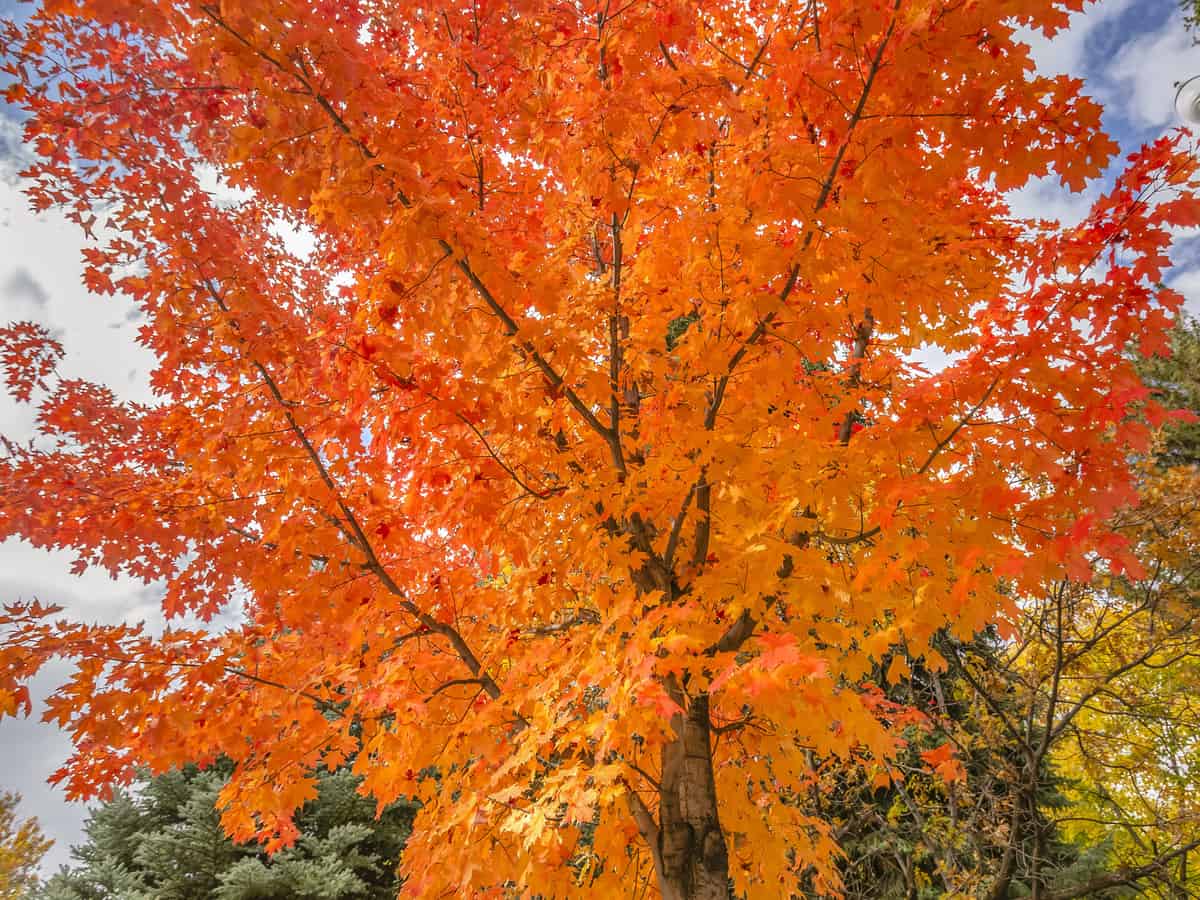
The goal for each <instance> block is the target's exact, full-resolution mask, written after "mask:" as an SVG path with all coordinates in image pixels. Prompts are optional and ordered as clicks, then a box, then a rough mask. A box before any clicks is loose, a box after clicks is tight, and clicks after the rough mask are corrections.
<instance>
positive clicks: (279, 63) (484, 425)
mask: <svg viewBox="0 0 1200 900" xmlns="http://www.w3.org/2000/svg"><path fill="white" fill-rule="evenodd" d="M1078 5H1079V3H1078V2H1076V0H1064V2H1056V0H970V2H961V0H895V2H892V3H863V2H860V0H810V2H799V3H792V2H754V3H749V4H744V3H729V2H725V0H713V2H704V3H700V4H698V5H697V4H695V3H682V2H677V0H646V2H641V0H634V2H630V3H625V4H607V3H606V4H589V3H562V2H559V0H512V2H505V3H487V2H478V0H471V2H467V0H447V2H445V3H439V4H435V5H429V4H423V3H395V2H385V0H352V2H339V3H317V4H313V3H308V2H306V3H298V2H294V0H253V2H243V3H237V4H234V3H221V2H217V0H213V2H195V3H178V2H175V0H170V2H167V0H161V2H156V0H43V2H42V4H41V6H40V8H39V9H38V11H37V12H36V13H35V14H34V15H33V16H32V18H31V19H30V20H29V21H28V22H27V23H26V24H24V25H21V26H18V25H15V24H9V25H8V26H6V27H5V29H4V31H3V32H0V46H3V47H4V48H5V49H4V51H3V53H4V59H5V62H4V70H5V71H6V72H7V73H8V74H9V75H11V76H12V77H13V79H14V82H13V84H12V86H10V87H9V88H8V89H7V91H6V95H7V98H8V100H10V101H11V102H14V103H18V104H21V105H23V106H24V108H25V109H26V110H27V111H28V113H29V119H28V121H27V124H26V131H25V133H26V140H27V142H28V144H29V146H30V147H31V148H32V150H33V151H34V153H35V154H36V159H35V162H34V163H33V164H32V166H31V168H30V169H29V171H28V172H27V175H28V177H29V179H30V182H29V184H30V187H29V195H30V197H31V200H32V202H33V203H34V205H35V206H36V207H38V208H48V207H52V206H57V207H60V208H62V209H64V210H66V212H67V214H68V215H70V216H71V217H72V218H73V219H74V220H75V221H77V222H78V223H79V225H80V226H81V227H82V228H83V229H84V231H85V232H86V233H87V234H88V235H89V236H90V237H91V238H92V239H93V243H92V244H91V246H90V247H89V248H88V250H87V251H86V259H87V274H86V282H87V284H88V286H89V287H90V288H92V289H93V290H94V291H97V292H100V293H103V292H109V291H121V292H124V293H125V294H127V295H129V296H131V297H133V298H134V299H135V300H136V301H137V302H138V303H139V304H140V306H141V308H142V310H143V312H144V313H145V316H146V324H145V325H144V326H143V327H142V329H141V331H140V340H141V341H142V342H143V343H144V344H145V345H146V346H147V347H149V348H151V349H152V350H153V351H154V353H155V354H156V358H157V368H156V369H155V371H154V373H153V385H154V388H155V391H156V401H155V402H154V403H153V404H150V405H138V404H132V403H127V402H122V401H121V400H120V399H119V398H118V397H116V396H114V395H113V393H112V392H111V391H109V390H107V389H105V388H103V387H101V386H97V385H92V384H87V383H84V382H81V381H78V380H73V379H69V378H64V377H59V376H58V375H57V374H56V368H57V363H58V360H59V359H60V357H61V356H62V352H63V350H62V347H61V346H60V345H59V344H58V343H57V342H56V341H55V339H54V338H53V336H52V335H50V334H49V333H48V332H47V331H46V330H45V329H44V328H41V327H40V326H38V325H36V324H34V323H14V324H12V325H10V326H8V327H7V328H5V329H3V330H2V331H0V357H2V358H3V360H4V365H5V369H6V372H7V380H8V385H9V390H10V391H11V392H12V394H13V395H14V396H15V397H17V398H18V399H20V400H24V401H27V402H34V401H35V400H36V402H37V403H38V418H37V423H38V436H37V437H36V438H35V439H34V440H33V441H32V442H31V443H28V444H16V443H13V442H9V443H8V445H7V452H6V454H5V456H4V457H3V459H2V460H0V480H2V483H3V486H4V491H3V494H2V496H0V537H7V536H10V535H19V536H21V537H23V538H24V539H26V540H28V541H30V542H32V543H34V544H35V545H38V546H45V547H59V548H63V547H65V548H71V549H73V550H74V551H75V552H76V553H77V554H78V566H79V567H80V568H81V569H83V568H88V567H100V568H103V569H107V570H108V571H110V572H112V573H114V574H118V573H123V574H126V575H132V576H134V577H138V578H142V579H145V580H146V581H155V582H160V583H163V584H165V585H166V597H165V600H164V608H165V611H166V612H167V614H168V615H169V616H172V617H176V616H182V615H184V614H190V615H193V616H197V617H199V618H200V619H206V620H211V619H212V618H213V617H214V616H215V615H216V613H218V612H220V611H222V610H226V611H228V610H229V609H230V607H233V611H234V612H237V613H239V615H240V618H238V621H237V622H236V623H235V624H233V625H231V626H229V627H224V628H215V627H214V628H203V627H189V626H185V625H183V624H182V623H177V625H176V627H172V628H170V629H168V630H167V631H166V632H165V633H163V634H161V635H154V634H150V633H148V632H146V631H145V630H143V629H139V628H137V627H130V626H117V627H99V626H92V625H87V624H84V623H77V622H74V621H72V620H71V619H70V618H61V617H59V616H58V613H59V612H60V611H59V610H58V609H56V608H54V607H47V606H43V605H42V604H40V603H32V604H17V605H12V606H9V607H6V611H5V612H4V614H3V616H0V628H3V630H4V643H3V647H2V649H0V713H16V712H18V711H21V710H27V709H28V708H29V695H28V688H27V683H28V680H29V679H30V678H31V677H32V676H33V675H34V674H35V673H36V672H37V671H38V670H39V669H40V668H41V667H42V666H43V665H44V664H45V663H46V662H47V661H48V660H50V659H53V658H56V657H66V658H69V659H72V660H74V661H75V664H76V668H75V670H74V673H73V674H72V676H71V677H70V679H69V680H68V681H67V682H66V683H65V684H64V685H63V686H62V687H61V688H60V689H59V690H58V691H57V692H56V693H55V694H54V696H53V697H52V698H51V700H50V702H49V712H48V715H49V717H50V718H51V719H53V720H55V721H57V722H59V723H60V724H62V725H63V726H64V727H65V728H67V729H68V730H70V732H71V733H72V735H73V736H74V739H75V746H76V752H75V755H74V756H73V757H72V759H71V760H70V761H69V762H68V764H67V765H66V767H65V768H64V769H63V770H62V771H61V772H60V773H59V775H58V778H59V780H60V781H61V782H62V783H63V784H64V785H65V786H66V788H67V790H68V792H69V793H70V794H71V795H73V796H83V795H90V794H93V793H95V792H97V791H99V790H103V786H104V785H106V784H108V783H110V782H112V781H114V780H115V781H121V780H127V779H129V778H130V777H131V776H132V773H133V771H134V767H135V766H136V765H138V764H144V765H147V766H149V767H150V768H151V769H152V770H153V771H155V772H162V771H166V770H168V769H170V768H172V767H176V766H179V765H182V764H184V763H186V762H197V763H200V764H206V763H209V762H211V761H213V760H215V759H217V758H218V757H222V756H223V757H227V758H229V759H230V760H232V761H233V762H234V764H235V768H234V770H233V773H232V776H231V778H230V780H229V782H228V783H227V784H226V785H225V787H224V788H223V789H222V790H221V792H220V794H219V798H218V799H219V803H220V804H221V806H222V808H223V810H224V812H223V816H222V822H223V825H224V827H225V828H226V829H227V830H228V832H229V833H230V834H231V835H232V836H233V837H235V838H237V839H240V840H245V839H250V838H256V839H258V840H260V841H263V842H264V843H265V845H266V846H267V848H268V849H272V850H274V849H279V848H282V847H287V846H290V845H291V844H293V843H294V842H295V841H296V840H297V838H298V837H299V835H300V832H299V830H298V828H297V825H296V822H295V820H294V813H295V811H296V810H297V809H299V808H301V807H302V806H303V805H304V804H305V803H306V802H308V801H310V800H312V799H313V798H314V797H315V796H316V793H317V780H316V776H315V775H314V772H315V771H316V770H318V769H319V768H320V767H321V766H325V767H327V768H335V769H336V768H338V767H340V766H341V765H342V764H343V763H344V762H345V761H346V760H348V759H350V758H351V757H353V758H354V762H353V772H354V773H355V774H356V775H358V776H361V778H362V782H361V790H362V791H363V793H364V794H365V795H367V796H370V797H372V798H374V800H375V801H376V802H377V803H378V804H379V805H380V806H381V807H382V806H385V805H387V804H389V803H391V802H392V801H394V800H396V799H397V798H398V797H400V796H408V795H411V796H414V797H416V798H417V799H418V800H419V802H420V804H421V806H420V811H419V813H418V815H417V819H416V822H415V824H414V832H413V836H412V839H411V841H410V842H409V845H408V849H407V851H406V853H405V855H404V860H403V875H404V879H405V880H404V884H403V891H404V892H405V893H406V894H408V895H410V896H439V895H455V896H471V895H479V896H509V895H522V894H523V895H526V896H533V895H540V896H570V895H572V894H579V893H587V894H591V895H595V896H624V895H637V894H639V893H640V892H642V891H644V890H645V889H646V888H647V886H649V885H653V886H654V889H656V890H658V891H659V892H660V893H661V895H662V896H664V897H666V898H668V900H684V898H687V900H701V898H703V900H710V898H725V897H728V896H730V894H731V892H735V893H736V894H737V895H739V896H746V897H770V898H776V897H780V896H786V895H788V894H789V893H798V892H801V891H809V892H812V893H818V894H831V893H837V892H838V891H839V890H840V889H841V888H840V884H841V876H842V870H841V869H840V868H839V866H838V862H837V854H836V848H837V840H838V837H839V835H838V832H837V830H836V828H835V827H834V825H833V824H832V821H831V818H830V816H829V815H828V814H826V813H825V812H823V811H822V809H821V808H819V807H816V808H814V807H813V806H811V805H809V804H807V803H806V802H804V800H803V798H804V797H806V796H807V795H808V793H809V792H810V791H811V790H812V789H813V788H814V786H817V785H818V784H819V783H820V781H821V779H822V778H823V777H824V774H825V772H826V771H827V770H828V767H829V766H831V765H834V764H836V765H837V766H840V767H844V768H846V769H847V770H849V771H853V772H858V773H861V775H862V777H865V778H868V779H881V780H882V779H885V778H887V777H889V776H888V771H889V767H890V766H891V765H892V761H893V760H895V759H896V758H897V757H898V755H899V754H901V753H903V752H904V750H905V747H906V745H907V744H906V741H907V739H906V738H904V737H903V736H902V735H903V734H904V730H905V729H904V726H905V725H908V724H912V725H916V724H917V713H916V712H915V711H914V710H912V709H911V708H910V707H907V706H905V705H904V704H897V703H895V702H893V701H892V700H890V699H889V698H888V697H887V696H886V695H885V694H884V693H883V691H882V690H881V688H880V686H879V684H878V681H879V680H880V679H879V677H878V676H879V675H880V673H879V672H878V664H879V662H880V661H881V660H883V659H885V658H898V657H895V655H894V648H896V647H903V648H904V653H905V661H903V662H900V663H895V666H896V668H894V669H892V668H891V665H892V664H889V670H890V672H891V675H892V676H894V677H900V676H901V675H902V674H903V669H904V667H905V666H908V667H909V668H910V669H911V667H912V665H913V664H914V663H918V664H919V665H920V666H921V667H922V668H923V669H925V670H927V671H930V672H939V671H945V670H948V668H950V667H952V665H953V663H954V660H953V659H950V658H948V656H947V649H946V646H945V645H944V644H943V643H942V642H943V641H944V640H946V639H947V638H948V639H951V640H953V641H955V642H957V643H958V645H965V644H966V643H967V642H970V641H972V640H974V639H975V636H976V635H977V634H979V633H980V632H981V631H983V630H985V629H987V628H989V627H991V628H994V629H995V633H996V634H997V635H998V636H999V637H1001V638H1002V639H1007V638H1010V637H1011V636H1012V635H1013V634H1014V633H1015V628H1016V626H1017V625H1018V624H1019V622H1020V620H1021V602H1022V600H1023V599H1026V600H1029V599H1033V598H1044V597H1048V596H1051V597H1052V596H1055V594H1054V591H1055V590H1058V587H1057V586H1059V585H1064V584H1066V585H1069V586H1072V587H1070V588H1069V589H1070V590H1076V589H1077V588H1076V587H1074V586H1078V585H1085V584H1087V583H1088V582H1089V581H1090V580H1091V579H1092V577H1093V575H1097V576H1098V577H1105V576H1107V577H1113V578H1124V577H1127V578H1130V579H1137V578H1140V577H1142V576H1143V575H1144V569H1143V567H1142V564H1141V562H1140V561H1139V558H1138V554H1137V552H1136V546H1135V540H1134V538H1132V537H1131V536H1130V535H1129V534H1128V533H1125V532H1124V531H1123V530H1122V528H1121V527H1120V524H1119V522H1118V521H1117V519H1116V518H1115V515H1114V514H1115V513H1116V512H1117V511H1118V510H1120V509H1122V508H1125V507H1126V506H1127V505H1128V504H1130V503H1132V502H1133V501H1134V500H1135V498H1136V490H1137V487H1138V477H1137V472H1136V471H1135V470H1133V469H1132V468H1131V466H1130V465H1129V460H1130V459H1131V457H1132V456H1134V455H1136V454H1139V453H1145V452H1146V450H1147V449H1148V447H1149V445H1150V442H1151V437H1152V429H1153V427H1154V426H1156V425H1159V424H1161V423H1162V422H1163V421H1164V420H1165V418H1166V417H1167V415H1168V413H1167V412H1165V411H1164V407H1163V404H1162V403H1161V402H1160V400H1159V399H1157V398H1156V397H1155V396H1153V395H1152V394H1151V391H1150V388H1148V387H1147V386H1146V385H1144V384H1143V382H1142V380H1141V379H1140V377H1139V375H1138V372H1137V370H1136V369H1135V366H1134V364H1133V362H1132V361H1131V360H1130V359H1129V358H1128V356H1127V354H1126V348H1127V347H1128V346H1129V345H1130V343H1131V342H1133V343H1136V344H1137V345H1138V346H1139V348H1140V349H1141V351H1142V352H1144V353H1147V354H1153V353H1156V352H1160V351H1163V350H1165V349H1166V347H1167V341H1166V333H1167V328H1168V326H1169V324H1170V322H1171V320H1172V316H1173V313H1174V311H1175V310H1176V309H1177V308H1178V307H1179V305H1180V303H1181V301H1182V298H1181V297H1180V296H1179V295H1178V294H1177V293H1176V292H1174V291H1172V290H1170V289H1168V288H1166V287H1164V286H1163V284H1162V280H1163V277H1164V270H1165V267H1166V266H1167V265H1168V258H1167V255H1166V254H1167V249H1168V247H1169V245H1170V243H1171V230H1172V228H1175V227H1178V226H1194V225H1196V224H1197V223H1200V203H1198V202H1197V198H1196V195H1195V191H1196V188H1197V186H1198V184H1200V182H1198V181H1197V172H1196V158H1195V155H1194V152H1193V147H1192V143H1191V138H1190V136H1189V135H1187V134H1186V133H1184V132H1180V133H1177V134H1174V135H1171V136H1166V137H1163V138H1161V139H1159V140H1157V141H1154V142H1153V143H1151V144H1149V145H1147V146H1145V147H1143V148H1142V149H1140V150H1138V151H1137V152H1135V153H1133V154H1131V155H1130V157H1129V158H1128V160H1127V161H1126V164H1125V165H1124V167H1123V169H1122V170H1121V171H1120V173H1119V174H1118V175H1117V177H1116V180H1115V182H1114V183H1113V184H1112V185H1111V188H1110V189H1109V190H1107V191H1106V192H1104V193H1103V194H1102V196H1100V198H1099V199H1098V200H1097V201H1096V202H1095V203H1094V205H1093V206H1092V208H1091V210H1090V212H1089V213H1088V214H1087V215H1086V216H1085V217H1084V219H1083V220H1082V221H1081V222H1078V223H1076V222H1071V223H1065V224H1060V223H1057V222H1051V221H1028V220H1022V219H1019V218H1017V217H1015V216H1014V215H1013V213H1012V211H1011V210H1010V209H1009V207H1008V205H1007V203H1006V201H1005V197H1004V192H1005V191H1007V190H1009V189H1012V188H1016V187H1020V186H1022V185H1025V184H1028V183H1029V182H1030V180H1031V179H1034V178H1037V177H1042V176H1051V177H1054V178H1057V179H1059V180H1061V181H1062V182H1063V183H1064V184H1065V185H1067V186H1068V187H1070V188H1071V189H1073V190H1080V189H1082V188H1083V187H1084V186H1085V184H1086V183H1087V181H1088V179H1092V178H1095V177H1097V176H1099V175H1100V174H1101V173H1102V172H1103V171H1104V170H1105V167H1106V166H1107V165H1108V163H1109V162H1110V160H1111V158H1112V156H1113V155H1114V153H1115V151H1116V149H1117V148H1116V145H1115V144H1114V143H1113V141H1112V140H1111V139H1110V138H1108V137H1107V136H1106V135H1105V134H1104V133H1103V131H1102V130H1101V128H1100V112H1101V110H1100V107H1099V105H1098V104H1096V103H1095V102H1094V101H1092V100H1090V99H1088V98H1087V97H1084V96H1082V95H1081V93H1080V89H1081V84H1080V82H1079V81H1077V80H1074V79H1071V78H1068V77H1061V76H1059V77H1052V76H1043V75H1039V74H1038V73H1037V72H1036V71H1035V67H1034V64H1033V62H1032V60H1031V58H1030V51H1029V48H1028V46H1026V45H1025V44H1024V43H1022V42H1021V40H1020V32H1019V31H1018V28H1032V29H1036V30H1040V31H1042V32H1044V33H1047V34H1053V33H1054V32H1055V31H1056V30H1057V29H1058V28H1061V27H1062V26H1063V25H1064V24H1065V23H1066V21H1067V16H1068V12H1069V10H1071V9H1073V8H1077V7H1078ZM300 244H306V245H307V246H303V247H302V246H300ZM931 360H938V362H937V363H936V364H934V363H932V362H931ZM884 674H887V673H884ZM922 727H924V726H922ZM921 759H922V761H923V763H924V764H925V765H926V766H928V768H929V769H930V770H931V771H933V772H934V773H935V774H937V776H938V777H939V778H940V779H942V780H943V781H946V782H951V783H953V782H954V781H955V780H956V779H957V778H958V777H960V775H961V772H962V770H963V767H964V766H966V765H967V763H968V762H969V760H967V759H965V758H964V754H963V752H962V748H960V747H957V746H956V745H955V744H954V743H953V742H944V743H941V744H938V745H937V746H935V747H932V748H931V749H930V750H929V751H927V753H926V754H924V755H922V757H921Z"/></svg>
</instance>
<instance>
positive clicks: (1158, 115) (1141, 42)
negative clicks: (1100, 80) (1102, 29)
mask: <svg viewBox="0 0 1200 900" xmlns="http://www.w3.org/2000/svg"><path fill="white" fill-rule="evenodd" d="M1103 75H1104V78H1105V80H1106V82H1107V84H1106V86H1105V87H1104V88H1103V89H1102V91H1101V92H1100V94H1101V97H1102V99H1104V101H1105V103H1106V105H1108V106H1109V107H1110V108H1111V109H1114V110H1116V111H1119V112H1120V113H1121V114H1122V115H1123V116H1124V117H1125V118H1126V119H1127V120H1128V121H1129V122H1131V123H1132V124H1134V125H1135V126H1138V127H1141V128H1155V127H1156V128H1165V127H1167V126H1171V125H1174V124H1176V117H1175V108H1174V101H1175V84H1176V83H1177V82H1181V81H1184V80H1186V79H1188V78H1190V77H1192V76H1193V75H1200V47H1197V46H1196V45H1195V44H1194V43H1193V41H1192V35H1191V34H1190V33H1189V32H1187V31H1186V30H1185V29H1184V27H1183V24H1182V22H1181V21H1180V19H1179V17H1178V16H1168V17H1167V18H1166V20H1165V21H1164V22H1163V24H1162V25H1161V27H1160V28H1159V29H1158V30H1157V31H1151V32H1147V33H1145V34H1142V35H1139V36H1138V37H1137V38H1135V39H1133V40H1131V41H1129V42H1128V43H1126V44H1124V45H1123V46H1122V47H1121V50H1120V52H1119V53H1118V54H1117V55H1116V57H1115V58H1114V59H1113V60H1112V62H1111V63H1110V64H1107V65H1106V66H1105V67H1104V69H1103Z"/></svg>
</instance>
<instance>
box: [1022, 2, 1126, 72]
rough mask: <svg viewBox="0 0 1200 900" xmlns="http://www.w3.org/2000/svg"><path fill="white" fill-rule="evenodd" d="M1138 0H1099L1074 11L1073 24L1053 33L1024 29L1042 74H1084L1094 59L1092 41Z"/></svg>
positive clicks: (1023, 39)
mask: <svg viewBox="0 0 1200 900" xmlns="http://www.w3.org/2000/svg"><path fill="white" fill-rule="evenodd" d="M1135 2H1137V0H1100V2H1098V3H1094V4H1092V5H1089V6H1086V7H1085V8H1084V9H1083V11H1082V12H1077V13H1074V14H1072V16H1071V23H1070V25H1069V26H1068V27H1067V28H1066V29H1065V30H1063V31H1060V32H1058V34H1056V35H1055V36H1054V37H1052V38H1047V37H1045V36H1044V35H1043V34H1042V33H1041V32H1040V31H1029V30H1023V31H1022V32H1021V33H1020V39H1021V40H1022V41H1024V42H1025V43H1026V44H1028V45H1029V46H1030V48H1031V49H1032V51H1033V58H1034V60H1035V61H1036V62H1037V65H1038V71H1039V73H1040V74H1043V75H1071V76H1073V77H1079V76H1081V75H1083V73H1084V70H1085V67H1086V65H1087V63H1088V62H1090V61H1091V59H1090V58H1089V54H1088V49H1089V46H1088V45H1089V42H1091V41H1092V40H1093V39H1094V38H1095V36H1096V34H1097V32H1098V31H1099V30H1100V29H1101V28H1102V27H1103V26H1105V25H1107V24H1108V23H1110V22H1113V21H1115V20H1116V19H1118V18H1120V17H1121V15H1122V13H1124V12H1125V11H1126V10H1127V9H1129V7H1131V6H1132V5H1133V4H1134V3H1135Z"/></svg>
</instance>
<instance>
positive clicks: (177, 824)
mask: <svg viewBox="0 0 1200 900" xmlns="http://www.w3.org/2000/svg"><path fill="white" fill-rule="evenodd" d="M229 774H230V767H229V766H228V765H227V764H224V763H219V764H217V765H216V766H213V767H212V768H209V769H207V770H203V771H202V770H200V769H198V768H196V767H195V766H189V767H187V768H185V769H183V770H181V771H173V772H169V773H166V774H164V775H159V776H157V777H153V778H144V779H142V780H141V782H140V783H139V784H138V786H137V787H136V788H135V790H133V791H117V792H116V794H115V795H114V797H113V799H112V800H110V801H108V802H106V803H103V804H101V805H100V806H98V807H97V808H96V809H94V810H93V811H92V813H91V816H90V817H89V819H88V822H87V824H86V826H85V832H86V840H85V842H84V843H83V845H82V846H79V847H75V848H73V849H72V855H73V857H74V858H75V860H76V862H77V864H76V865H75V866H73V867H71V868H64V869H63V870H62V871H60V872H59V873H58V874H57V875H55V876H54V877H53V878H51V879H50V880H49V882H48V883H47V884H46V885H45V886H44V887H43V888H42V890H41V891H40V892H38V893H37V894H35V895H34V897H35V900H276V898H278V900H283V898H293V897H295V898H314V900H341V898H368V900H375V898H378V900H391V898H393V897H395V896H396V893H397V892H398V890H399V882H398V880H397V877H396V874H395V869H396V865H397V863H398V861H399V856H400V851H401V850H402V849H403V847H404V843H405V841H406V840H407V838H408V835H409V832H410V830H411V826H412V819H413V815H414V812H415V808H414V807H412V806H410V805H406V804H393V805H392V806H390V807H388V808H387V809H385V810H384V811H383V813H382V815H381V816H380V817H379V818H378V819H376V818H375V808H374V804H373V803H372V802H371V801H369V800H367V799H365V798H363V797H361V796H359V795H358V794H357V792H356V788H357V786H358V779H357V778H356V777H355V776H353V775H351V774H350V773H349V772H347V771H338V772H334V773H328V774H325V775H323V776H322V777H321V779H320V782H319V785H318V796H317V798H316V799H315V800H313V801H312V802H310V803H309V804H308V805H306V806H305V807H304V809H303V811H302V812H301V813H300V814H299V815H298V816H297V819H296V826H297V828H299V830H300V833H301V836H300V838H299V840H298V841H297V842H296V844H295V845H294V846H293V847H291V848H289V849H286V850H283V851H280V852H279V853H276V854H275V855H274V856H271V857H268V856H267V855H266V854H265V853H264V852H263V851H262V849H261V848H260V847H258V846H255V845H249V846H248V845H236V844H234V843H233V842H232V841H231V840H230V839H229V838H228V837H226V835H225V833H224V831H223V830H222V828H221V821H220V813H219V812H218V810H217V795H218V793H219V792H220V790H221V787H222V786H223V784H224V783H225V781H226V779H227V778H228V777H229Z"/></svg>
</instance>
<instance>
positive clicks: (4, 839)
mask: <svg viewBox="0 0 1200 900" xmlns="http://www.w3.org/2000/svg"><path fill="white" fill-rule="evenodd" d="M20 802H21V797H20V795H18V794H13V793H10V792H9V791H4V792H2V793H0V900H22V898H23V897H25V896H26V894H27V893H28V892H29V891H30V890H32V889H33V888H34V887H35V886H36V885H37V883H38V866H39V865H41V862H42V857H43V856H45V855H46V851H47V850H49V849H50V847H51V845H53V843H54V841H52V840H49V839H48V838H47V837H46V836H45V835H44V834H42V827H41V825H40V824H39V823H38V820H37V819H35V818H28V819H25V820H24V821H20V820H18V818H17V806H18V805H19V804H20Z"/></svg>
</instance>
